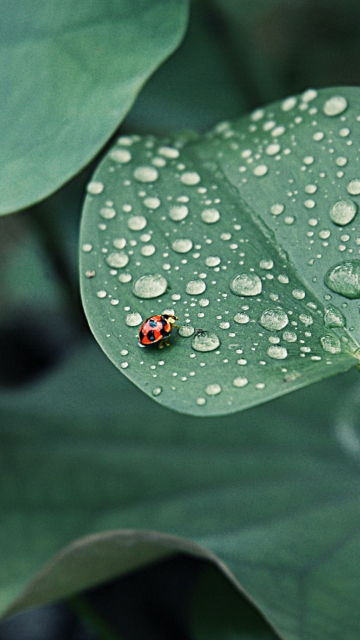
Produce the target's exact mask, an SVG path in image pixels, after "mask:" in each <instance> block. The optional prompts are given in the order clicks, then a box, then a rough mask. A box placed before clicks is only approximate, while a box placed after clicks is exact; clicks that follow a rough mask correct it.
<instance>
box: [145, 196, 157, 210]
mask: <svg viewBox="0 0 360 640" xmlns="http://www.w3.org/2000/svg"><path fill="white" fill-rule="evenodd" d="M144 205H145V207H147V208H148V209H158V207H160V205H161V200H160V199H159V198H156V197H150V196H149V197H147V198H145V199H144Z"/></svg>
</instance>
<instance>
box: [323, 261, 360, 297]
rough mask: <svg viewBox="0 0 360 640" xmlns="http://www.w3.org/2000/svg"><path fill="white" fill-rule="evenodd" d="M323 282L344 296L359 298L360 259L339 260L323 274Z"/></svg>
mask: <svg viewBox="0 0 360 640" xmlns="http://www.w3.org/2000/svg"><path fill="white" fill-rule="evenodd" d="M325 284H326V286H327V287H329V289H331V291H334V292H335V293H339V294H340V295H342V296H344V297H345V298H350V299H355V298H360V260H351V261H349V262H340V263H339V264H337V265H335V266H334V267H331V269H329V271H328V272H327V273H326V275H325Z"/></svg>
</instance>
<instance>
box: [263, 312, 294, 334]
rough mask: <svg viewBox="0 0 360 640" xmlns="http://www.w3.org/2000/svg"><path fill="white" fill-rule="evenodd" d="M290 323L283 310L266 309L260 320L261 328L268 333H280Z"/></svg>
mask: <svg viewBox="0 0 360 640" xmlns="http://www.w3.org/2000/svg"><path fill="white" fill-rule="evenodd" d="M288 323H289V318H288V315H287V313H285V311H284V310H283V309H266V310H265V311H264V313H263V314H262V316H261V318H260V324H261V326H262V327H264V329H267V330H268V331H280V330H281V329H284V327H286V325H287V324H288Z"/></svg>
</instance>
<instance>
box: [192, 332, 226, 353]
mask: <svg viewBox="0 0 360 640" xmlns="http://www.w3.org/2000/svg"><path fill="white" fill-rule="evenodd" d="M191 346H192V348H193V349H195V351H203V352H205V351H214V350H215V349H217V348H218V347H219V346H220V340H219V338H218V336H217V335H216V333H212V332H211V331H203V330H202V329H200V330H199V329H198V330H197V331H196V332H195V335H194V337H193V339H192V342H191Z"/></svg>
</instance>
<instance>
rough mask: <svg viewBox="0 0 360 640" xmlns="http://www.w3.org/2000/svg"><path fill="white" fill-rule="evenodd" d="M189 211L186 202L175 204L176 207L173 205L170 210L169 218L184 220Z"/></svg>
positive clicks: (177, 220)
mask: <svg viewBox="0 0 360 640" xmlns="http://www.w3.org/2000/svg"><path fill="white" fill-rule="evenodd" d="M188 213H189V209H188V208H187V206H186V205H185V204H179V205H175V206H174V207H171V209H170V211H169V218H171V220H174V222H180V221H181V220H184V218H186V216H187V215H188Z"/></svg>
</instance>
